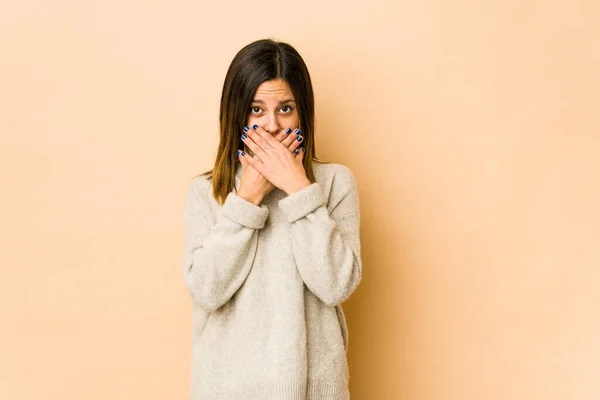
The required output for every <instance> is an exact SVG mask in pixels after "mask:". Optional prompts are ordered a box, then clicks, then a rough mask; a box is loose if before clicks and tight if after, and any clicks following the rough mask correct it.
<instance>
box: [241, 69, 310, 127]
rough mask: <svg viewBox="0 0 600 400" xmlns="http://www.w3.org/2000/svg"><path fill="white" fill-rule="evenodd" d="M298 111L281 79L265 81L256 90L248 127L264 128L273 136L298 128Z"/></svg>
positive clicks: (286, 85) (290, 93) (292, 96)
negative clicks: (288, 129)
mask: <svg viewBox="0 0 600 400" xmlns="http://www.w3.org/2000/svg"><path fill="white" fill-rule="evenodd" d="M298 122H299V118H298V110H297V107H296V102H295V99H294V95H293V94H292V91H291V90H290V87H289V86H288V84H287V83H286V82H285V81H284V80H283V79H281V78H278V79H272V80H270V81H265V82H263V83H262V84H260V86H259V87H258V88H257V89H256V93H255V94H254V99H253V101H252V103H251V105H250V114H249V116H248V121H247V123H246V125H248V126H252V125H254V124H256V125H258V126H260V127H262V128H263V129H264V130H266V131H267V132H269V133H270V134H271V135H273V136H276V135H277V134H278V133H280V132H283V131H285V130H286V129H287V128H291V129H292V130H294V129H296V128H298V127H299V126H298Z"/></svg>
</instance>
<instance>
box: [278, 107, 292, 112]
mask: <svg viewBox="0 0 600 400" xmlns="http://www.w3.org/2000/svg"><path fill="white" fill-rule="evenodd" d="M284 108H287V109H289V111H284V112H285V113H286V114H287V113H288V112H292V107H290V106H283V107H281V109H282V110H283V109H284Z"/></svg>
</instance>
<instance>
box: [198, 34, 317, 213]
mask: <svg viewBox="0 0 600 400" xmlns="http://www.w3.org/2000/svg"><path fill="white" fill-rule="evenodd" d="M277 78H281V79H283V80H284V81H285V82H286V83H287V84H288V85H289V87H290V89H291V91H292V94H293V95H294V98H295V100H296V105H297V107H298V116H299V121H300V122H299V124H300V129H301V130H302V136H303V137H304V140H303V142H302V143H303V146H304V148H305V150H306V152H305V153H304V158H303V165H304V170H305V171H306V176H307V178H308V179H309V180H310V181H311V182H312V183H314V182H315V181H316V180H315V176H314V171H313V164H312V161H313V159H314V160H316V161H317V162H320V163H327V162H326V161H322V160H319V159H318V158H317V155H316V151H315V141H314V130H315V103H314V95H313V89H312V83H311V80H310V74H309V73H308V68H307V67H306V64H305V63H304V60H303V59H302V57H301V56H300V54H299V53H298V52H297V51H296V49H294V48H293V47H292V46H290V45H289V44H287V43H283V42H277V41H275V40H272V39H261V40H257V41H255V42H252V43H250V44H248V45H246V46H245V47H243V48H242V49H241V50H240V51H239V52H238V53H237V54H236V55H235V57H234V58H233V60H232V61H231V64H230V65H229V69H228V70H227V75H226V76H225V82H224V84H223V92H222V94H221V106H220V110H219V125H220V141H219V147H218V149H217V157H216V159H215V164H214V167H213V168H212V169H210V170H208V171H206V172H203V173H202V174H200V175H197V176H196V177H198V176H206V177H207V179H208V180H212V186H213V197H214V198H215V199H216V200H217V202H218V203H219V204H221V205H222V204H223V203H224V202H225V199H226V198H227V195H228V194H229V192H231V191H232V190H234V189H235V170H236V163H237V162H238V157H237V155H236V154H235V151H236V149H239V150H245V144H244V142H243V141H242V139H241V136H242V128H243V127H244V125H245V121H247V118H248V115H249V113H250V104H251V103H252V99H253V97H254V94H255V92H256V89H257V88H258V86H260V84H261V83H263V82H264V81H268V80H272V79H277ZM246 152H247V150H246ZM194 178H195V177H194Z"/></svg>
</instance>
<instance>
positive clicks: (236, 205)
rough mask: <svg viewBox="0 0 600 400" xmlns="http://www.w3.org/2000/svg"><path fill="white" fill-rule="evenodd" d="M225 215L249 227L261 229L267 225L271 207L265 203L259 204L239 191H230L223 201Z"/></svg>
mask: <svg viewBox="0 0 600 400" xmlns="http://www.w3.org/2000/svg"><path fill="white" fill-rule="evenodd" d="M223 215H224V216H225V217H227V218H229V219H230V220H232V221H234V222H237V223H238V224H240V225H244V226H247V227H248V228H253V229H261V228H263V227H264V226H265V221H266V220H267V217H268V215H269V209H268V208H267V206H266V205H264V204H261V205H260V206H257V205H256V204H254V203H250V202H249V201H248V200H246V199H244V198H242V197H240V196H238V195H237V193H235V192H229V194H228V195H227V198H225V202H224V203H223Z"/></svg>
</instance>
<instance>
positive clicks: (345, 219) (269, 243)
mask: <svg viewBox="0 0 600 400" xmlns="http://www.w3.org/2000/svg"><path fill="white" fill-rule="evenodd" d="M300 149H301V150H300ZM359 220H360V214H359V200H358V190H357V185H356V181H355V178H354V175H353V174H352V172H351V170H350V169H349V168H348V167H346V166H344V165H342V164H336V163H326V162H323V161H320V160H319V159H317V157H316V152H315V140H314V99H313V90H312V84H311V80H310V76H309V73H308V70H307V68H306V65H305V63H304V61H303V60H302V58H301V57H300V54H298V52H297V51H296V50H295V49H294V48H293V47H292V46H290V45H289V44H286V43H282V42H276V41H273V40H270V39H264V40H258V41H256V42H253V43H251V44H249V45H247V46H245V47H244V48H242V49H241V50H240V51H239V52H238V53H237V55H236V56H235V57H234V59H233V61H232V62H231V65H230V66H229V69H228V71H227V75H226V77H225V83H224V86H223V92H222V97H221V107H220V142H219V147H218V150H217V156H216V160H215V163H214V168H213V169H211V170H210V171H207V172H205V173H203V174H201V175H199V176H196V177H194V178H193V179H192V182H191V184H190V186H189V188H188V190H187V197H186V201H185V238H184V241H185V245H184V247H185V248H184V257H183V258H184V260H183V276H184V281H185V284H186V287H187V290H188V291H189V293H190V295H191V299H192V305H193V332H192V365H191V399H193V400H217V399H218V400H229V399H235V400H250V399H252V400H253V399H260V400H271V399H272V400H300V399H303V400H304V399H309V400H330V399H331V400H334V399H335V400H345V399H349V397H350V394H349V391H348V379H349V370H348V363H347V359H346V352H347V349H348V329H347V325H346V320H345V316H344V312H343V310H342V307H341V303H342V302H344V301H345V300H346V299H348V297H350V295H351V294H352V293H353V291H354V290H355V289H356V287H357V286H358V284H359V282H360V280H361V277H362V262H361V256H360V239H359Z"/></svg>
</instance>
